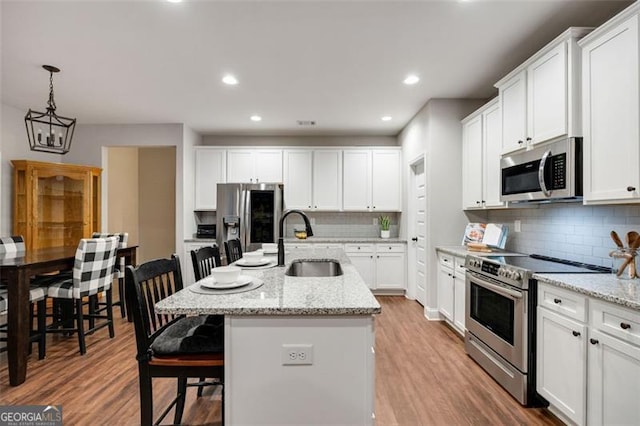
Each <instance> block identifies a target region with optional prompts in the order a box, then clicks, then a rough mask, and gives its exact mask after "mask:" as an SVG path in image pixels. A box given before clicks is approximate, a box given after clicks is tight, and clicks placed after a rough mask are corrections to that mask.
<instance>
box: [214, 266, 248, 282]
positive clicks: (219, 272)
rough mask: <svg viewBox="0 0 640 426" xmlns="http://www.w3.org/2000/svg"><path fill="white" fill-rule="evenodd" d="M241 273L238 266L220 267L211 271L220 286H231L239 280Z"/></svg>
mask: <svg viewBox="0 0 640 426" xmlns="http://www.w3.org/2000/svg"><path fill="white" fill-rule="evenodd" d="M241 271H242V268H239V267H237V266H219V267H217V268H213V269H212V270H211V275H212V276H213V278H214V279H215V280H216V282H218V283H220V284H230V283H232V282H235V281H237V280H238V277H240V272H241Z"/></svg>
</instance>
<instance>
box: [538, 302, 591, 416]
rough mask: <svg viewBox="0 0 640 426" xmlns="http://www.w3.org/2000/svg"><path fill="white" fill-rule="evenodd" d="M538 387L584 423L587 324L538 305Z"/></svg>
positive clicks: (551, 400)
mask: <svg viewBox="0 0 640 426" xmlns="http://www.w3.org/2000/svg"><path fill="white" fill-rule="evenodd" d="M537 314H538V315H537V319H536V321H537V336H536V339H537V355H536V362H537V369H536V388H537V391H538V393H539V394H540V395H542V396H543V397H544V398H546V399H547V400H548V401H549V403H550V404H551V405H552V406H554V407H555V408H556V409H558V410H560V411H561V412H562V413H563V414H564V415H565V416H567V417H568V418H569V419H571V420H573V421H574V422H575V423H576V424H579V425H583V424H585V409H586V407H585V401H586V378H587V367H586V366H587V334H586V330H587V328H586V326H585V325H584V324H582V323H579V322H577V321H573V320H571V319H569V318H567V317H564V316H562V315H558V314H556V313H555V312H551V311H549V310H547V309H545V308H541V307H538V308H537Z"/></svg>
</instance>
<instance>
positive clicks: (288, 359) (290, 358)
mask: <svg viewBox="0 0 640 426" xmlns="http://www.w3.org/2000/svg"><path fill="white" fill-rule="evenodd" d="M312 364H313V345H309V344H301V345H293V344H284V345H282V365H312Z"/></svg>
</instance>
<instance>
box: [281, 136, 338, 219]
mask: <svg viewBox="0 0 640 426" xmlns="http://www.w3.org/2000/svg"><path fill="white" fill-rule="evenodd" d="M341 195H342V151H341V150H335V149H326V150H324V149H323V150H320V149H318V150H311V149H288V150H285V151H284V203H285V207H286V208H288V209H301V210H332V211H337V210H340V209H341V208H342V204H341Z"/></svg>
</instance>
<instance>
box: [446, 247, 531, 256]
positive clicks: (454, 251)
mask: <svg viewBox="0 0 640 426" xmlns="http://www.w3.org/2000/svg"><path fill="white" fill-rule="evenodd" d="M436 251H441V252H443V253H447V254H450V255H452V256H459V257H465V256H466V255H468V254H473V255H474V256H527V255H526V254H524V253H515V252H510V251H505V250H500V249H493V251H492V252H489V253H485V252H481V251H469V250H467V247H466V246H439V247H436Z"/></svg>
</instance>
